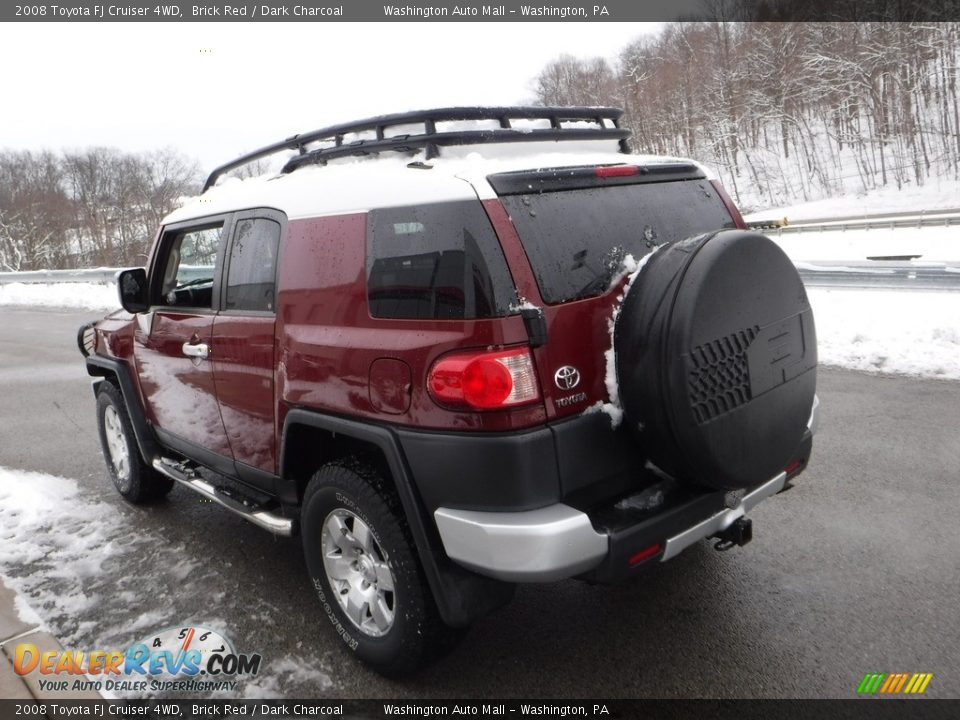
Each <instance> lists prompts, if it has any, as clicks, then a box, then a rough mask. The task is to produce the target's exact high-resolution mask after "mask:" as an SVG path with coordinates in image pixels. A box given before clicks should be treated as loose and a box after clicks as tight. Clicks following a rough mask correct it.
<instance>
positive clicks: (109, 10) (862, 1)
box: [0, 0, 960, 22]
mask: <svg viewBox="0 0 960 720" xmlns="http://www.w3.org/2000/svg"><path fill="white" fill-rule="evenodd" d="M958 18H960V0H817V1H816V2H812V1H811V0H587V1H586V2H584V1H582V0H564V1H560V2H556V1H549V2H537V0H530V1H527V0H493V1H492V2H478V1H475V0H463V1H462V2H449V1H448V0H443V2H440V1H439V0H433V1H431V0H407V1H403V2H402V1H397V0H302V2H294V3H288V2H280V1H279V0H265V1H260V2H243V1H242V0H237V2H223V0H191V1H190V2H184V1H183V0H167V1H164V0H154V1H153V2H145V1H144V0H133V1H131V2H124V3H121V4H109V3H105V2H103V0H98V1H97V2H91V1H90V0H65V2H62V3H60V2H57V3H49V2H26V3H22V4H21V3H16V4H7V3H4V4H3V7H0V21H4V22H10V21H14V22H264V21H266V22H272V21H279V22H339V21H347V22H364V21H368V22H434V21H440V22H459V21H469V22H647V21H674V20H725V21H744V22H757V21H775V22H800V21H853V22H866V21H938V20H940V21H943V20H955V19H958Z"/></svg>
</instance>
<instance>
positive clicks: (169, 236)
mask: <svg viewBox="0 0 960 720" xmlns="http://www.w3.org/2000/svg"><path fill="white" fill-rule="evenodd" d="M619 117H620V111H618V110H613V109H607V108H450V109H441V110H432V111H426V112H417V113H407V114H403V115H392V116H385V117H380V118H374V119H371V120H367V121H361V122H355V123H349V124H346V125H341V126H335V127H329V128H325V129H323V130H320V131H316V132H312V133H308V134H304V135H299V136H295V137H293V138H290V139H288V140H284V141H282V142H280V143H277V144H275V145H271V146H269V147H266V148H264V149H262V150H260V151H258V152H256V153H252V154H250V155H247V156H244V157H243V158H240V159H238V160H236V161H234V162H232V163H229V164H228V165H225V166H223V167H221V168H218V169H217V170H216V171H215V172H214V173H213V174H212V175H211V176H210V178H209V179H208V181H207V185H206V188H205V192H204V193H203V194H202V195H201V196H200V197H198V198H196V199H195V200H194V201H192V202H191V203H190V204H189V205H187V206H186V207H184V208H182V209H180V210H177V211H176V212H174V213H173V214H172V215H170V216H169V217H168V218H167V219H166V220H165V222H164V224H163V226H162V227H161V228H160V230H159V233H158V235H157V239H156V242H155V243H154V248H153V251H152V254H151V259H150V264H149V267H148V268H146V269H136V270H127V271H124V272H122V273H120V274H119V276H118V284H119V290H120V296H121V300H122V303H123V307H124V311H123V312H117V313H114V314H112V315H110V316H108V317H107V318H105V319H104V320H101V321H100V322H98V323H95V324H92V325H89V326H84V327H83V328H81V332H80V346H81V350H82V351H83V353H84V355H85V356H86V364H87V369H88V371H89V372H90V374H91V375H93V376H95V378H97V383H96V385H95V389H96V396H97V419H98V422H99V428H100V437H101V440H102V444H103V451H104V456H105V458H106V460H107V467H108V469H109V472H110V474H111V476H112V478H113V481H114V483H115V484H116V486H117V489H118V490H119V491H120V493H121V494H122V495H123V496H124V497H125V498H127V499H128V500H130V501H132V502H145V501H150V500H157V499H159V498H162V497H164V496H165V495H166V494H167V492H169V490H170V489H171V487H172V486H173V485H174V483H179V484H181V485H183V486H185V487H186V488H189V489H191V490H194V491H196V492H199V493H201V494H202V495H204V496H206V497H207V498H209V499H212V500H214V501H216V502H218V503H220V504H221V505H223V506H225V507H226V508H228V509H230V510H232V511H234V512H235V513H237V514H239V515H241V516H242V517H244V518H246V519H248V520H250V521H251V522H253V523H254V524H256V525H259V526H261V527H263V528H266V529H267V530H269V531H271V532H274V533H277V534H280V535H291V534H293V533H296V532H299V533H300V534H301V536H302V538H303V547H304V551H305V555H306V559H307V565H308V571H309V574H310V577H311V579H312V582H313V584H314V587H315V588H316V591H317V594H318V596H319V598H320V601H321V604H322V606H323V609H324V611H325V613H326V615H327V618H328V619H329V621H330V622H331V623H332V625H333V627H334V629H335V630H336V632H337V633H338V634H339V636H340V637H341V638H342V640H343V642H344V644H345V645H346V646H347V647H348V648H350V649H351V650H353V651H354V652H355V653H356V654H357V655H358V656H359V657H361V658H362V659H363V660H365V661H366V662H368V663H370V664H371V665H373V666H374V667H375V668H377V669H378V670H379V671H381V672H383V673H385V674H393V675H397V674H402V673H404V672H409V671H410V670H412V669H414V668H416V667H417V666H418V665H419V664H421V663H422V662H423V661H424V660H425V659H426V658H428V657H429V656H430V655H432V654H435V653H436V651H437V650H438V649H440V648H442V647H444V646H449V645H450V641H451V639H453V638H455V637H456V636H457V634H458V630H457V629H458V628H465V627H467V626H468V625H469V624H470V623H471V622H472V621H473V620H474V619H476V618H477V617H479V616H480V615H482V614H484V613H486V612H488V611H490V610H492V609H493V608H495V607H498V606H500V605H501V604H503V603H505V602H507V601H508V600H509V599H510V597H511V596H512V593H513V590H514V587H515V584H516V583H521V582H537V581H552V580H557V579H561V578H568V577H579V578H582V579H586V580H589V581H593V582H610V581H616V580H621V579H624V578H629V577H631V576H633V575H635V574H638V573H640V572H641V570H642V569H643V567H644V566H645V565H648V564H649V563H654V562H660V561H664V560H667V559H669V558H671V557H673V556H675V555H677V553H679V552H680V551H682V550H683V549H684V548H686V547H688V546H689V545H691V544H692V543H694V542H696V541H698V540H701V539H703V538H707V537H713V538H715V539H716V544H717V546H718V547H719V548H721V549H723V548H727V547H732V546H734V545H742V544H744V543H746V542H747V541H749V539H750V529H751V526H750V521H749V519H747V518H746V515H745V514H746V512H747V511H749V510H750V508H752V507H753V506H754V505H755V504H756V503H757V502H759V501H760V500H762V499H764V498H766V497H768V496H770V495H773V494H775V493H777V492H779V491H781V490H783V489H784V488H785V487H786V486H787V485H788V484H789V483H790V481H791V479H792V478H793V477H795V476H796V475H797V474H798V473H800V472H801V471H802V470H803V469H804V467H805V466H806V463H807V461H808V459H809V457H810V449H811V439H812V434H813V431H814V429H815V425H816V416H817V400H816V396H815V385H816V363H817V354H816V338H815V331H814V324H813V318H812V315H811V311H810V306H809V303H808V302H807V297H806V293H805V291H804V287H803V284H802V283H801V281H800V278H799V276H798V275H797V272H796V271H795V269H794V267H793V265H792V264H791V262H790V261H789V260H788V259H787V257H786V256H785V255H784V254H783V253H782V252H781V251H780V250H779V248H778V247H777V246H776V245H774V244H773V243H772V242H771V241H769V240H768V239H766V238H765V237H763V236H761V235H758V234H756V233H753V232H750V231H748V230H747V229H746V228H745V226H744V224H743V221H742V219H741V217H740V214H739V213H738V212H737V210H736V208H735V207H734V206H733V204H732V203H731V201H730V199H729V198H728V197H727V195H726V194H725V193H724V191H723V189H722V188H721V186H720V185H719V183H718V182H717V181H716V180H715V179H713V178H712V177H711V176H710V174H709V173H708V172H707V171H706V170H704V169H703V168H702V167H700V166H699V165H697V164H696V163H694V162H691V161H688V160H680V159H676V158H661V157H645V156H639V155H632V154H630V151H629V148H628V146H627V135H628V133H627V131H625V130H623V129H621V128H620V127H619V125H618V119H619ZM281 152H286V153H288V155H289V157H288V159H287V160H286V165H285V166H284V167H283V169H282V170H281V171H280V172H279V173H277V174H275V175H271V176H269V177H260V178H254V179H247V180H240V179H237V178H230V177H225V176H226V175H229V174H230V173H231V172H232V171H234V170H236V169H238V168H240V167H241V166H243V165H245V164H248V163H250V162H252V161H256V160H261V159H262V158H264V157H266V156H268V155H276V154H277V153H281Z"/></svg>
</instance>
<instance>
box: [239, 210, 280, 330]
mask: <svg viewBox="0 0 960 720" xmlns="http://www.w3.org/2000/svg"><path fill="white" fill-rule="evenodd" d="M279 245H280V223H278V222H276V221H274V220H267V219H266V218H248V219H245V220H240V221H238V222H237V227H236V230H235V231H234V237H233V246H232V247H231V250H230V265H229V268H230V269H229V271H228V273H227V301H226V307H227V310H250V311H259V312H270V311H273V310H274V307H275V305H274V302H275V300H274V295H275V284H276V279H275V278H276V272H277V250H278V247H279Z"/></svg>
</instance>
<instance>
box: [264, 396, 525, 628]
mask: <svg viewBox="0 0 960 720" xmlns="http://www.w3.org/2000/svg"><path fill="white" fill-rule="evenodd" d="M298 425H305V426H308V427H313V428H317V429H320V430H325V431H327V432H331V433H334V434H337V435H344V436H346V437H349V438H352V439H354V440H359V441H362V442H367V443H370V444H371V445H374V446H376V447H377V448H378V449H379V450H380V451H381V452H382V453H383V457H384V458H385V459H386V462H387V466H388V467H389V469H390V473H391V475H392V476H393V481H394V485H395V487H396V490H397V495H398V496H399V498H400V504H401V505H402V506H403V511H404V514H405V515H406V518H407V522H408V523H409V525H410V532H411V534H412V535H413V541H414V544H415V545H416V549H417V553H418V554H419V556H420V562H421V563H422V565H423V570H424V573H425V575H426V578H427V582H428V583H429V585H430V590H431V591H432V593H433V597H434V600H435V601H436V603H437V609H438V610H439V611H440V615H441V617H442V618H443V621H444V622H445V623H446V624H447V625H449V626H451V627H466V626H467V625H469V624H470V623H471V622H472V621H473V620H475V619H476V618H478V617H481V616H482V615H485V614H487V613H488V612H489V611H491V610H493V609H495V608H497V607H500V606H501V605H504V604H506V603H507V602H509V600H510V599H511V598H512V596H513V592H514V589H515V586H514V585H511V584H509V583H504V582H501V581H499V580H493V579H491V578H486V577H483V576H481V575H477V574H476V573H472V572H470V571H468V570H466V569H465V568H462V567H460V566H459V565H457V564H456V563H454V562H453V561H452V560H450V558H448V557H447V554H446V552H445V551H444V549H443V544H442V543H441V541H440V536H439V534H438V533H437V530H436V526H435V525H434V524H433V521H432V519H431V518H428V517H427V512H426V510H425V509H424V507H423V503H422V502H421V501H420V497H419V494H418V492H417V490H416V486H415V484H414V482H413V478H412V476H411V473H410V470H409V467H408V465H407V462H406V459H405V457H404V455H403V451H402V449H401V448H400V443H399V441H398V440H397V436H396V434H395V433H394V432H393V431H392V430H391V429H390V428H389V427H386V426H383V425H376V424H371V423H362V422H357V421H356V420H350V419H347V418H342V417H338V416H335V415H326V414H323V413H318V412H314V411H311V410H305V409H302V408H294V409H292V410H290V411H289V412H288V413H287V416H286V418H285V419H284V422H283V433H282V435H281V442H280V476H281V477H287V473H286V472H285V471H286V466H287V462H288V460H287V438H288V431H289V430H290V428H291V427H295V426H298Z"/></svg>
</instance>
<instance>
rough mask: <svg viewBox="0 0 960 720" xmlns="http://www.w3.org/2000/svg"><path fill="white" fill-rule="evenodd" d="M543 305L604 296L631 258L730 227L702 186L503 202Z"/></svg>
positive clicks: (612, 189)
mask: <svg viewBox="0 0 960 720" xmlns="http://www.w3.org/2000/svg"><path fill="white" fill-rule="evenodd" d="M500 199H501V201H502V202H503V205H504V207H506V209H507V212H509V213H510V217H511V219H512V220H513V224H514V226H515V227H516V228H517V232H518V233H519V235H520V239H521V241H522V242H523V246H524V249H525V250H526V251H527V257H529V258H530V263H531V265H532V266H533V271H534V273H535V275H536V277H537V283H538V284H539V286H540V294H541V295H542V296H543V299H544V300H545V301H546V302H548V303H561V302H566V301H568V300H576V299H579V298H585V297H591V296H594V295H599V294H601V293H603V292H604V291H606V290H607V289H608V287H609V286H610V282H611V281H612V280H613V278H614V276H615V275H616V274H617V272H618V271H619V269H620V267H621V261H622V260H623V258H624V257H625V256H626V255H628V254H630V255H632V256H633V257H634V259H639V258H641V257H642V256H644V255H646V254H647V253H649V252H650V251H651V250H652V249H653V248H654V247H656V246H657V245H660V244H662V243H665V242H671V241H674V240H683V239H685V238H688V237H691V236H693V235H698V234H700V233H704V232H709V231H711V230H719V229H721V228H730V227H733V226H734V224H733V220H732V219H731V218H730V213H729V212H727V209H726V208H725V207H724V205H723V202H722V201H721V200H720V198H719V197H718V196H717V193H716V190H715V189H714V188H713V185H711V184H710V183H709V182H708V181H707V180H684V181H680V182H663V183H642V184H637V185H615V186H606V187H596V188H587V189H581V190H564V191H559V192H544V193H535V194H534V193H531V194H528V195H507V196H502V197H501V198H500Z"/></svg>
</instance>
